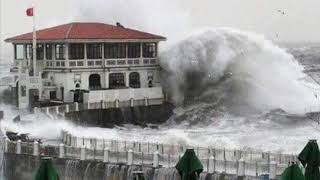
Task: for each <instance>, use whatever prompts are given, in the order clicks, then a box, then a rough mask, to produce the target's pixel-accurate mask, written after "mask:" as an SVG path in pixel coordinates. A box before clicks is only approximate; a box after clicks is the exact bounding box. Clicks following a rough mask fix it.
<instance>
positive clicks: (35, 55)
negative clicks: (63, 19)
mask: <svg viewBox="0 0 320 180" xmlns="http://www.w3.org/2000/svg"><path fill="white" fill-rule="evenodd" d="M32 8H33V16H32V17H33V38H32V48H33V49H32V52H33V76H34V77H36V76H37V34H36V24H35V23H36V22H35V21H36V18H35V14H36V13H35V4H34V2H33V7H32Z"/></svg>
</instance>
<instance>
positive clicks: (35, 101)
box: [29, 89, 39, 108]
mask: <svg viewBox="0 0 320 180" xmlns="http://www.w3.org/2000/svg"><path fill="white" fill-rule="evenodd" d="M29 102H30V108H34V107H37V106H38V105H39V90H38V89H30V90H29Z"/></svg>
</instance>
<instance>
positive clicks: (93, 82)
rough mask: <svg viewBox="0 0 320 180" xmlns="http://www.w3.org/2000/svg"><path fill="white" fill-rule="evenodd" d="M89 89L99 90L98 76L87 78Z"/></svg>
mask: <svg viewBox="0 0 320 180" xmlns="http://www.w3.org/2000/svg"><path fill="white" fill-rule="evenodd" d="M89 88H90V89H101V77H100V75H99V74H91V75H90V76H89Z"/></svg>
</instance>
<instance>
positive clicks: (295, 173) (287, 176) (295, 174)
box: [280, 164, 305, 180]
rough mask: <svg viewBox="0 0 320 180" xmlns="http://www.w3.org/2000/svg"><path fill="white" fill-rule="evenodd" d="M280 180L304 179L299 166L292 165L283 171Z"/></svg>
mask: <svg viewBox="0 0 320 180" xmlns="http://www.w3.org/2000/svg"><path fill="white" fill-rule="evenodd" d="M280 180H305V178H304V176H303V173H302V171H301V169H300V168H299V166H298V165H297V164H293V165H291V166H289V167H288V168H287V169H286V170H284V172H283V173H282V175H281V179H280Z"/></svg>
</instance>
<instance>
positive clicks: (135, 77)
mask: <svg viewBox="0 0 320 180" xmlns="http://www.w3.org/2000/svg"><path fill="white" fill-rule="evenodd" d="M129 85H130V87H131V88H140V87H141V85H140V75H139V73H137V72H133V73H130V75H129Z"/></svg>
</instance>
